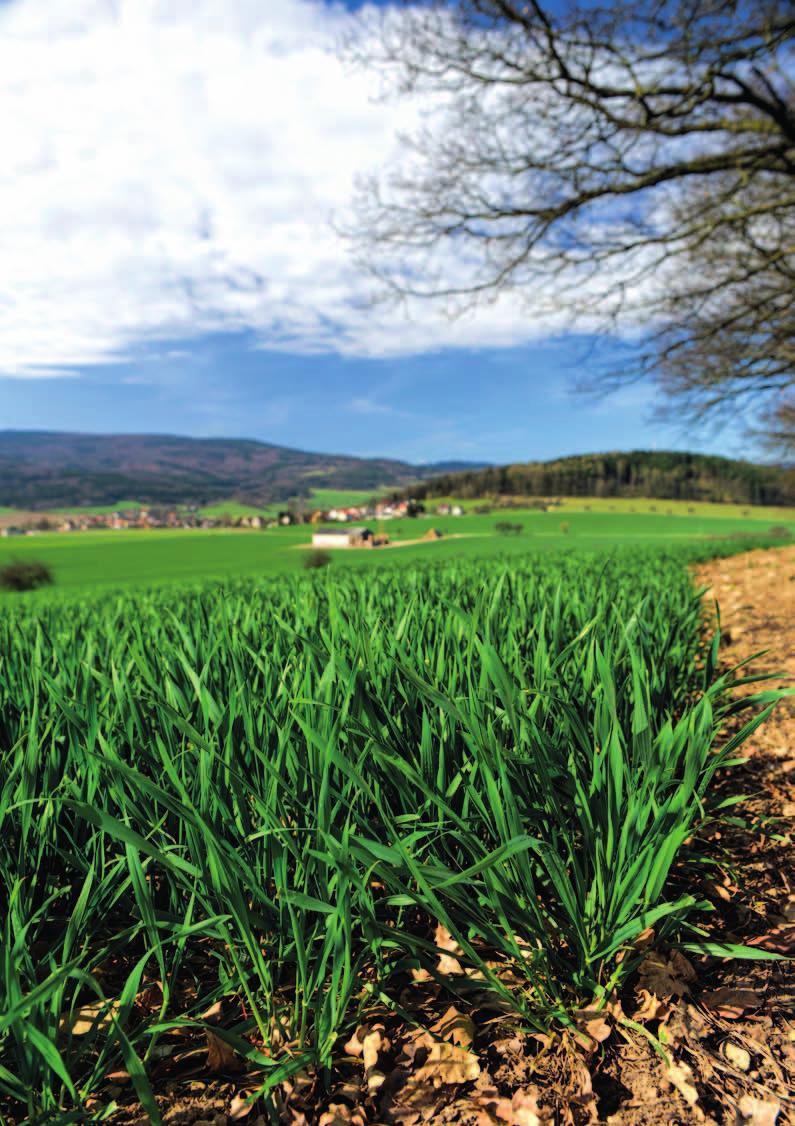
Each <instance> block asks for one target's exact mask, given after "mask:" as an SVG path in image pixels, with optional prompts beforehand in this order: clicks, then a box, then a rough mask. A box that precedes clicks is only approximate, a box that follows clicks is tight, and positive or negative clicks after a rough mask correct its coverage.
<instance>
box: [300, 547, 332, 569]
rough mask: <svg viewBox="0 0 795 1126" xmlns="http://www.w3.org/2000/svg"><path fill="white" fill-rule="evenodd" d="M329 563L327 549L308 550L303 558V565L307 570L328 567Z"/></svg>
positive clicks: (329, 557) (329, 556) (329, 558)
mask: <svg viewBox="0 0 795 1126" xmlns="http://www.w3.org/2000/svg"><path fill="white" fill-rule="evenodd" d="M330 563H331V555H330V553H329V552H328V551H310V552H308V553H307V555H306V557H305V558H304V567H306V569H307V570H308V571H313V570H318V569H319V568H321V567H328V565H329V564H330Z"/></svg>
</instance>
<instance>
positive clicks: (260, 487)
mask: <svg viewBox="0 0 795 1126" xmlns="http://www.w3.org/2000/svg"><path fill="white" fill-rule="evenodd" d="M473 466H474V463H472V464H471V465H470V463H467V462H439V463H436V464H433V465H411V464H409V463H408V462H404V461H396V460H391V459H388V458H357V457H348V456H345V455H339V454H318V453H307V452H305V451H303V450H294V449H290V448H288V447H286V446H277V445H272V444H270V443H267V442H256V441H250V440H244V439H229V438H186V437H178V436H175V435H161V434H72V433H62V432H58V431H24V430H2V431H0V506H2V505H8V506H12V507H14V508H28V509H42V508H57V507H68V506H71V505H101V504H115V503H117V502H118V501H119V500H120V498H122V497H135V498H136V499H138V500H141V501H146V502H147V503H150V504H180V503H195V504H209V503H212V502H213V501H222V500H240V501H247V502H249V503H252V504H267V503H271V502H273V501H286V500H287V499H288V498H289V497H292V496H307V495H308V494H309V493H310V491H311V490H312V489H313V488H318V489H319V488H333V489H373V490H374V491H375V490H377V489H380V488H383V487H385V486H387V487H392V486H394V487H396V488H397V487H401V486H405V485H408V484H409V483H411V482H413V481H418V480H421V479H423V478H424V477H427V476H437V475H440V474H441V475H446V474H448V473H450V472H455V471H459V470H463V469H467V468H471V467H473ZM477 467H478V468H480V467H482V463H479V464H478V465H477Z"/></svg>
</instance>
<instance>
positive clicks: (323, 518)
mask: <svg viewBox="0 0 795 1126" xmlns="http://www.w3.org/2000/svg"><path fill="white" fill-rule="evenodd" d="M425 511H426V510H425V505H424V504H422V503H421V502H418V501H415V500H411V499H409V500H378V501H373V502H371V503H368V504H365V505H350V506H346V507H337V508H328V509H312V508H311V507H310V505H309V502H304V501H301V502H298V503H296V504H292V505H290V506H288V507H287V508H285V509H284V510H282V511H280V512H278V513H277V514H276V515H275V516H274V515H266V514H261V515H258V514H253V515H248V516H233V515H231V514H230V515H225V514H224V513H219V514H218V515H216V516H212V517H211V516H206V515H204V514H202V512H201V511H200V510H199V508H198V506H186V507H184V508H182V507H181V508H162V507H157V506H150V507H141V508H135V509H121V510H119V511H117V512H85V513H83V512H80V511H76V512H73V513H69V514H68V515H64V516H58V515H53V514H42V515H41V516H39V517H33V518H29V519H27V520H25V521H23V522H20V523H19V524H9V525H7V526H6V527H4V528H2V529H0V535H2V536H4V537H8V536H25V535H35V534H36V533H40V532H90V531H101V530H109V531H127V530H128V529H131V528H172V529H179V528H186V529H195V528H252V529H263V528H278V527H287V526H290V525H296V524H310V525H315V526H317V525H320V524H328V523H339V524H354V523H356V521H360V520H393V519H396V518H399V517H404V516H421V515H424V514H425ZM434 512H435V513H436V514H437V515H439V516H463V515H464V510H463V508H462V507H461V505H459V504H439V505H437V506H436V508H435V509H434Z"/></svg>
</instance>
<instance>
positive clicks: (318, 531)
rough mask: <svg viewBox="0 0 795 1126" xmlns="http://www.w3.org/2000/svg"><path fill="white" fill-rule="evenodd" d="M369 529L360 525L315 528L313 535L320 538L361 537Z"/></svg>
mask: <svg viewBox="0 0 795 1126" xmlns="http://www.w3.org/2000/svg"><path fill="white" fill-rule="evenodd" d="M368 530H369V529H367V528H364V527H362V526H360V525H358V524H357V525H356V526H354V525H352V524H343V525H342V527H341V528H315V535H321V536H363V535H364V534H365V532H367V531H368Z"/></svg>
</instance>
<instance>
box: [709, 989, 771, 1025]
mask: <svg viewBox="0 0 795 1126" xmlns="http://www.w3.org/2000/svg"><path fill="white" fill-rule="evenodd" d="M700 1000H701V1002H702V1004H704V1005H706V1006H707V1008H708V1009H712V1010H713V1011H714V1012H716V1013H717V1014H718V1015H719V1016H721V1017H723V1018H724V1020H739V1019H740V1017H741V1016H742V1015H743V1013H744V1012H745V1010H746V1009H758V1008H759V1006H760V1005H761V1004H762V998H761V997H760V996H759V994H758V993H756V992H755V991H754V990H753V989H731V988H729V986H726V985H724V986H721V988H720V989H714V990H712V991H710V992H708V993H702V994H701V997H700Z"/></svg>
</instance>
